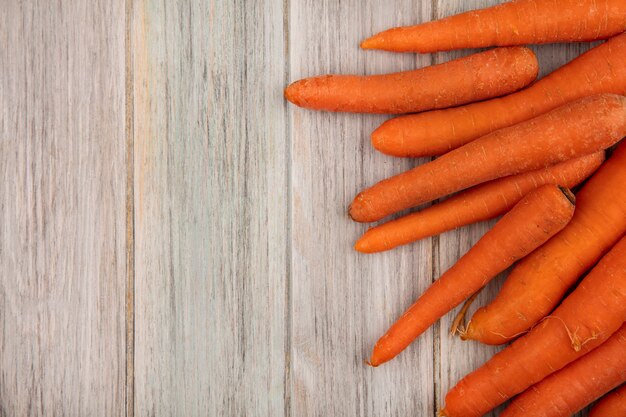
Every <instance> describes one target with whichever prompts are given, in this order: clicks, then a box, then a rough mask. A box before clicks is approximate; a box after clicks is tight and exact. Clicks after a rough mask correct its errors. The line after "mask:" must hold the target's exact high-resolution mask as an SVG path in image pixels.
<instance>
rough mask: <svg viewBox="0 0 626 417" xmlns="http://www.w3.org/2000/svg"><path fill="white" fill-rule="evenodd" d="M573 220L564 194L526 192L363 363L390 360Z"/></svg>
mask: <svg viewBox="0 0 626 417" xmlns="http://www.w3.org/2000/svg"><path fill="white" fill-rule="evenodd" d="M573 214H574V197H573V195H572V194H571V193H570V192H569V190H567V189H565V188H559V187H558V186H556V185H544V186H542V187H540V188H538V189H537V190H534V191H532V192H531V193H530V194H528V195H527V196H526V197H524V198H523V199H522V201H520V202H519V203H518V204H517V205H516V206H515V207H514V208H513V209H512V210H511V211H510V212H508V213H507V214H506V215H505V216H504V217H503V218H502V219H501V220H500V221H499V222H498V223H496V225H495V226H494V227H493V229H492V230H490V231H489V232H487V233H486V234H485V235H484V236H483V237H482V238H481V239H480V240H479V241H478V243H476V245H474V246H473V247H472V248H471V249H470V250H469V251H468V252H467V253H466V254H465V255H464V256H463V257H462V258H461V259H459V261H458V262H457V263H456V264H455V265H454V266H453V267H452V268H450V269H449V270H448V271H446V273H444V274H443V275H442V276H441V278H439V280H438V281H437V282H435V283H434V284H433V285H432V286H430V288H428V290H426V292H425V293H424V294H422V296H421V297H419V298H418V299H417V301H416V302H415V303H414V304H413V305H412V306H411V307H410V308H409V309H408V310H407V311H406V312H405V313H404V314H403V315H402V317H400V319H398V321H396V322H395V323H394V325H393V326H391V328H390V329H389V330H388V331H387V333H385V335H384V336H383V337H381V338H380V340H379V341H378V343H376V346H375V347H374V351H373V352H372V356H371V358H370V362H369V363H370V364H371V365H372V366H378V365H380V364H382V363H385V362H387V361H388V360H390V359H393V358H394V357H395V356H396V355H398V354H399V353H400V352H402V351H403V350H404V349H405V348H406V347H407V346H408V345H409V344H410V343H411V342H412V341H413V340H415V339H416V338H417V337H418V336H419V335H420V334H422V333H423V332H424V331H425V330H426V329H428V328H429V327H430V326H431V325H432V324H433V323H435V322H436V321H437V320H439V318H441V317H442V316H443V315H444V314H446V313H448V312H449V311H450V310H452V309H453V308H454V307H455V306H457V305H459V304H460V303H462V302H463V300H465V299H466V298H467V297H469V296H471V295H472V294H473V293H474V292H476V291H477V290H479V289H480V288H482V287H483V286H485V284H487V282H489V281H490V280H491V279H493V278H494V277H495V276H496V275H498V274H499V273H500V272H502V271H504V270H505V269H507V268H508V267H509V266H511V265H512V264H513V263H514V262H515V261H516V260H518V259H521V258H523V257H524V256H526V255H527V254H529V253H530V252H531V251H533V250H534V249H536V248H538V247H539V246H541V245H542V244H543V243H544V242H546V241H547V240H548V239H549V238H550V237H551V236H553V235H554V234H555V233H557V232H558V231H559V230H561V229H563V227H565V225H566V224H567V223H568V222H569V221H570V219H571V218H572V215H573Z"/></svg>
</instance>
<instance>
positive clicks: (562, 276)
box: [463, 143, 626, 344]
mask: <svg viewBox="0 0 626 417" xmlns="http://www.w3.org/2000/svg"><path fill="white" fill-rule="evenodd" d="M624 184H626V143H623V144H622V145H620V146H619V147H618V148H617V150H616V151H615V153H614V154H613V156H612V157H611V158H609V160H608V161H607V162H606V163H605V164H604V165H603V166H602V167H601V168H600V169H599V170H598V172H597V173H596V174H595V175H594V176H593V177H592V178H591V179H590V180H589V181H588V182H587V184H585V186H584V187H583V188H582V189H581V190H580V191H579V192H578V195H577V198H578V204H577V207H576V213H575V214H574V218H573V219H572V221H571V222H570V224H568V225H567V227H566V228H565V229H564V230H563V231H561V232H560V233H559V234H558V235H556V236H555V237H554V238H553V239H550V241H549V242H547V243H546V244H545V245H543V246H542V247H541V248H539V249H538V250H536V251H535V252H534V253H532V254H530V255H529V256H528V257H526V258H525V259H523V260H522V261H520V262H519V263H518V264H517V265H516V267H515V268H514V269H513V271H512V272H511V274H510V275H509V277H508V278H507V280H506V281H505V283H504V286H503V288H502V290H501V291H500V293H499V294H498V296H497V297H496V298H495V299H494V300H493V301H492V302H491V304H489V305H488V306H486V307H483V308H481V309H479V310H478V311H476V313H474V316H473V317H472V319H471V320H470V323H469V325H468V326H467V329H466V330H465V332H464V334H463V338H464V339H473V340H479V341H481V342H483V343H487V344H502V343H505V342H508V341H510V340H511V339H512V338H513V337H514V336H515V335H518V334H520V333H522V332H524V331H525V330H527V329H529V328H530V327H532V326H533V325H535V324H536V323H537V322H539V320H541V319H542V318H543V317H544V316H545V315H547V314H549V313H550V311H552V310H553V309H554V307H556V305H557V304H558V302H559V300H561V298H562V297H563V295H565V293H566V291H567V290H568V289H569V288H570V287H571V286H572V285H574V284H575V283H576V280H577V279H578V278H579V277H580V276H581V275H582V274H583V273H584V272H585V271H586V270H588V269H589V268H591V267H592V266H593V265H594V264H595V263H596V262H597V261H598V260H599V259H600V258H601V257H602V255H603V254H604V253H606V252H607V251H608V250H609V249H610V248H611V247H612V246H613V245H614V244H615V242H617V241H618V240H619V239H620V238H621V237H622V236H623V235H624V233H626V194H625V193H624V192H622V190H624Z"/></svg>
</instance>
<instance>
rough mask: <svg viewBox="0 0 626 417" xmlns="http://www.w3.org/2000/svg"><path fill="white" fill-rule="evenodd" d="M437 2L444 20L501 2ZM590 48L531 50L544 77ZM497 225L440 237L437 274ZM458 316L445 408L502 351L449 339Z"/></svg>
mask: <svg viewBox="0 0 626 417" xmlns="http://www.w3.org/2000/svg"><path fill="white" fill-rule="evenodd" d="M436 1H437V7H436V9H437V17H445V16H449V15H451V14H455V13H459V12H463V11H466V10H471V9H476V8H482V7H487V6H490V5H493V4H497V3H500V1H498V0H466V1H463V2H461V1H458V0H436ZM589 47H590V45H589V44H566V45H540V46H532V49H533V50H534V51H535V52H536V53H537V57H538V59H539V63H540V76H544V75H546V74H548V73H550V72H552V71H554V70H555V69H557V68H558V67H560V66H562V65H563V64H565V63H566V62H569V61H570V60H572V59H574V58H575V57H576V56H578V55H580V54H581V53H582V52H584V51H585V50H587V49H588V48H589ZM472 52H473V51H455V52H450V53H441V54H437V55H436V58H435V61H436V62H444V61H447V60H450V59H452V58H456V57H458V56H461V55H467V54H469V53H472ZM494 223H495V221H490V222H484V223H480V224H476V225H473V226H468V227H464V228H461V229H459V230H457V231H453V232H449V233H445V234H443V235H441V236H440V237H439V238H438V244H439V262H438V268H437V275H440V274H441V273H443V272H444V271H446V270H447V269H448V268H449V267H451V266H452V265H453V264H454V263H455V262H456V260H457V259H458V258H459V257H460V256H462V255H463V254H464V253H466V252H467V251H468V250H469V248H470V247H471V246H472V245H473V244H474V243H476V242H477V241H478V239H480V237H481V236H482V235H483V234H484V233H485V232H486V231H487V230H489V229H490V228H491V227H492V226H493V224H494ZM505 277H506V273H505V274H502V276H501V277H499V278H497V279H496V280H494V281H493V282H492V283H490V284H489V285H488V286H487V287H486V288H485V290H484V291H483V292H482V293H481V294H480V295H479V296H478V298H477V299H476V301H475V303H474V305H473V307H472V308H471V309H470V312H469V315H468V318H469V317H471V314H472V313H473V311H475V310H476V309H477V308H478V307H480V306H482V305H485V304H487V303H488V302H489V300H491V299H493V297H494V296H495V295H496V294H497V293H498V291H499V288H500V286H501V284H502V282H503V279H504V278H505ZM457 310H458V309H457ZM455 315H456V310H455V311H454V312H452V313H451V314H448V315H447V316H446V317H445V318H444V319H443V320H441V322H440V324H439V328H440V330H439V332H440V334H441V344H440V351H441V362H440V364H439V365H438V373H437V374H438V375H439V377H440V382H439V383H438V386H439V388H438V394H437V397H438V398H439V399H440V405H443V403H444V399H445V394H446V393H447V392H448V390H449V389H450V388H451V387H453V386H454V385H455V384H456V382H458V381H459V380H460V379H461V378H462V377H463V376H465V375H466V374H468V373H469V372H471V371H472V370H474V369H476V368H478V367H479V366H480V365H482V364H483V363H484V362H485V361H487V360H488V359H489V358H491V356H493V354H494V353H495V352H497V351H498V350H500V349H499V348H497V347H490V346H485V345H481V344H478V343H475V342H462V341H460V339H458V338H456V337H455V338H453V337H451V336H449V335H448V331H449V328H450V325H451V323H452V320H453V319H454V317H455ZM503 408H504V407H500V408H499V410H502V409H503ZM496 415H498V412H497V411H496V412H494V413H491V414H488V416H496ZM579 416H580V417H582V416H586V413H580V414H579Z"/></svg>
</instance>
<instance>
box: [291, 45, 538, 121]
mask: <svg viewBox="0 0 626 417" xmlns="http://www.w3.org/2000/svg"><path fill="white" fill-rule="evenodd" d="M538 71H539V64H538V63H537V57H536V56H535V54H534V53H533V51H531V50H530V49H528V48H523V47H512V48H497V49H492V50H490V51H485V52H481V53H478V54H474V55H470V56H468V57H465V58H460V59H455V60H454V61H450V62H446V63H444V64H439V65H434V66H430V67H426V68H421V69H417V70H413V71H404V72H397V73H394V74H383V75H370V76H357V75H326V76H321V77H313V78H306V79H304V80H300V81H296V82H295V83H293V84H291V85H290V86H289V87H287V89H286V90H285V97H286V98H287V100H289V101H291V102H292V103H294V104H296V105H298V106H300V107H306V108H309V109H315V110H328V111H345V112H358V113H390V114H399V113H414V112H420V111H424V110H432V109H443V108H446V107H452V106H458V105H460V104H466V103H471V102H473V101H479V100H484V99H487V98H492V97H497V96H501V95H504V94H508V93H511V92H514V91H517V90H519V89H520V88H522V87H525V86H526V85H528V84H530V83H531V82H532V81H534V80H535V78H537V73H538Z"/></svg>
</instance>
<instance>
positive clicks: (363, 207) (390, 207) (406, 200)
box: [350, 94, 626, 222]
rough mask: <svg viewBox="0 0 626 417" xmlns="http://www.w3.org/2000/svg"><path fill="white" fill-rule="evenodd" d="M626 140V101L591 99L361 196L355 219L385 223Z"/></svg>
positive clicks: (464, 149) (607, 96) (456, 152)
mask: <svg viewBox="0 0 626 417" xmlns="http://www.w3.org/2000/svg"><path fill="white" fill-rule="evenodd" d="M624 136H626V97H623V96H616V95H611V94H605V95H600V96H594V97H587V98H584V99H581V100H578V101H576V102H573V103H569V104H567V105H565V106H562V107H559V108H558V109H556V110H553V111H551V112H550V113H547V114H544V115H541V116H539V117H537V118H535V119H532V120H529V121H527V122H524V123H520V124H519V125H516V126H512V127H509V128H506V129H502V130H498V131H496V132H493V133H491V134H490V135H487V136H483V137H482V138H480V139H477V140H475V141H473V142H471V143H468V144H467V145H465V146H463V147H461V148H459V149H455V150H454V151H452V152H449V153H448V154H446V155H444V156H442V157H441V158H438V159H436V160H434V161H432V162H429V163H426V164H424V165H421V166H418V167H416V168H414V169H412V170H410V171H407V172H405V173H403V174H400V175H396V176H395V177H391V178H388V179H386V180H384V181H381V182H379V183H378V184H376V185H374V186H373V187H371V188H369V189H367V190H365V191H363V192H361V193H360V194H359V195H357V196H356V198H355V199H354V201H353V202H352V205H351V207H350V215H351V217H352V218H353V219H354V220H356V221H359V222H371V221H376V220H380V219H382V218H383V217H385V216H388V215H390V214H392V213H395V212H397V211H400V210H404V209H407V208H411V207H415V206H417V205H420V204H422V203H426V202H428V201H432V200H435V199H437V198H440V197H443V196H445V195H448V194H451V193H454V192H457V191H460V190H463V189H465V188H468V187H471V186H473V185H476V184H480V183H483V182H486V181H490V180H493V179H496V178H501V177H505V176H507V175H514V174H519V173H522V172H527V171H532V170H536V169H540V168H545V167H547V166H550V165H553V164H556V163H558V162H562V161H566V160H568V159H572V158H577V157H580V156H583V155H588V154H591V153H595V152H598V151H600V150H602V149H606V148H608V147H610V146H612V145H613V144H615V143H616V142H617V141H618V140H620V139H621V138H623V137H624Z"/></svg>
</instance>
